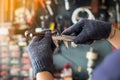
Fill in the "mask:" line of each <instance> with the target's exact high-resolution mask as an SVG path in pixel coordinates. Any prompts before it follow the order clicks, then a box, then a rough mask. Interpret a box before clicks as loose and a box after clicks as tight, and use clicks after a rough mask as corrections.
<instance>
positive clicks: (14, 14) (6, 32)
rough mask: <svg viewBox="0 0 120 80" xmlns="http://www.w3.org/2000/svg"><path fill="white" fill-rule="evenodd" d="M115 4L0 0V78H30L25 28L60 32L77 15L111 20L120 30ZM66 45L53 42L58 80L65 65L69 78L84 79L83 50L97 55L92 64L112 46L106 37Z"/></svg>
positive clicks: (105, 0) (118, 3) (117, 0)
mask: <svg viewBox="0 0 120 80" xmlns="http://www.w3.org/2000/svg"><path fill="white" fill-rule="evenodd" d="M119 7H120V0H0V80H33V79H34V75H33V73H32V67H31V64H30V60H29V55H28V51H27V45H28V44H29V42H30V41H31V39H30V38H29V36H25V32H26V31H28V33H34V32H41V31H42V30H44V29H50V30H57V31H58V33H57V35H60V34H61V32H62V31H63V30H64V29H66V28H68V27H70V26H71V25H72V24H75V23H76V22H77V21H78V20H80V19H81V18H88V19H93V20H102V21H107V22H111V23H113V24H115V26H116V27H117V28H118V29H120V8H119ZM67 45H68V46H67ZM67 45H65V44H63V42H61V41H60V42H58V43H57V50H56V53H55V54H54V64H55V66H56V73H55V80H62V79H63V77H64V76H60V75H62V74H65V72H64V68H68V67H69V68H70V69H71V70H70V72H69V71H68V72H69V73H70V74H71V73H72V75H70V76H71V77H72V79H73V80H86V79H87V78H88V76H89V74H88V72H87V70H86V68H87V61H88V60H87V58H86V53H87V52H88V51H89V50H90V48H93V50H94V51H95V52H96V53H98V54H99V59H98V60H97V61H96V62H95V66H97V65H98V64H99V63H100V62H101V61H102V60H103V58H104V57H105V56H106V55H107V54H108V53H109V52H110V51H111V50H112V49H113V46H112V45H111V44H110V43H109V42H108V41H107V40H100V41H96V42H95V43H94V44H91V45H80V46H77V47H76V46H75V44H74V45H71V42H68V44H67ZM105 48H106V49H105ZM103 49H104V50H103ZM95 66H94V67H95ZM80 77H82V78H81V79H80ZM66 80H67V79H66Z"/></svg>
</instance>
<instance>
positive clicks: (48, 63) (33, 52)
mask: <svg viewBox="0 0 120 80" xmlns="http://www.w3.org/2000/svg"><path fill="white" fill-rule="evenodd" d="M54 49H55V44H54V43H53V41H52V38H51V35H50V31H47V32H46V33H45V36H44V37H43V38H41V37H37V36H35V37H34V38H33V40H32V42H31V43H30V44H29V46H28V53H29V55H30V60H31V63H32V67H33V71H34V73H35V75H36V73H38V72H42V71H48V72H51V73H52V72H53V70H54V67H53V58H52V55H53V51H54Z"/></svg>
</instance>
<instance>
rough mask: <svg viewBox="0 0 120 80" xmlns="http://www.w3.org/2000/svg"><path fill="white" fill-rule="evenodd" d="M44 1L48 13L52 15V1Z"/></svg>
mask: <svg viewBox="0 0 120 80" xmlns="http://www.w3.org/2000/svg"><path fill="white" fill-rule="evenodd" d="M45 3H46V7H47V9H48V12H49V14H50V15H51V16H53V15H54V12H53V10H52V7H51V3H52V1H51V0H46V1H45Z"/></svg>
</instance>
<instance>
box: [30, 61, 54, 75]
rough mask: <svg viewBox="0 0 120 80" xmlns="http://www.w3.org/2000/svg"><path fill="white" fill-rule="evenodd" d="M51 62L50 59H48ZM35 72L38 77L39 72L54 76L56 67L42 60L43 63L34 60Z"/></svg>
mask: <svg viewBox="0 0 120 80" xmlns="http://www.w3.org/2000/svg"><path fill="white" fill-rule="evenodd" d="M48 60H49V59H48ZM31 62H32V67H33V72H34V74H35V75H36V74H37V73H38V72H43V71H48V72H50V73H51V74H53V71H54V65H53V63H51V62H49V61H46V60H44V59H42V61H40V60H37V59H33V60H32V61H31Z"/></svg>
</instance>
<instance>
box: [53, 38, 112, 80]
mask: <svg viewBox="0 0 120 80" xmlns="http://www.w3.org/2000/svg"><path fill="white" fill-rule="evenodd" d="M91 47H92V48H93V49H94V52H95V53H97V54H98V59H97V60H96V61H95V64H94V68H96V67H97V66H98V65H99V64H100V63H101V62H102V61H103V59H104V58H105V57H106V56H107V55H108V54H109V53H110V52H111V51H112V45H111V44H110V43H109V42H108V41H107V40H98V41H95V42H94V43H92V44H79V45H78V47H77V48H73V47H71V43H70V42H69V48H68V49H67V48H66V47H65V46H64V44H61V46H60V50H61V51H60V52H58V53H56V54H54V56H53V59H54V64H55V67H56V69H62V68H63V66H64V65H65V64H66V63H70V64H71V67H72V70H73V73H74V74H77V68H78V67H79V66H81V67H82V71H81V75H82V78H83V79H82V80H85V79H86V77H87V76H88V75H87V70H86V68H87V62H88V59H87V58H86V53H87V52H88V51H89V50H90V48H91Z"/></svg>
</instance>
